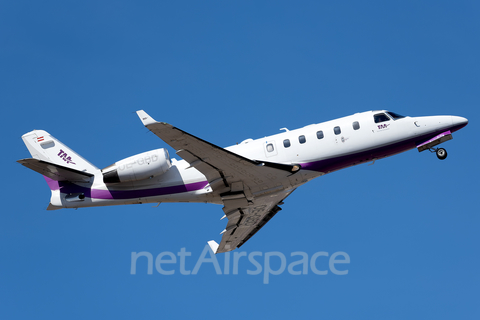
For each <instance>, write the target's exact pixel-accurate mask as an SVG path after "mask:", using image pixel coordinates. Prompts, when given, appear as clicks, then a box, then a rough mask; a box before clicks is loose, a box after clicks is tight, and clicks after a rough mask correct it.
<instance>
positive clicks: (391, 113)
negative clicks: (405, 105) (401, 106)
mask: <svg viewBox="0 0 480 320" xmlns="http://www.w3.org/2000/svg"><path fill="white" fill-rule="evenodd" d="M387 114H388V115H389V116H390V117H392V119H393V120H398V119H402V118H405V116H402V115H399V114H398V113H395V112H391V111H387Z"/></svg>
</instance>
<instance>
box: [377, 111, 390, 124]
mask: <svg viewBox="0 0 480 320" xmlns="http://www.w3.org/2000/svg"><path fill="white" fill-rule="evenodd" d="M373 120H374V121H375V123H380V122H385V121H390V118H389V117H387V115H386V114H385V113H377V114H376V115H374V116H373Z"/></svg>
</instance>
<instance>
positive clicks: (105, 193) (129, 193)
mask: <svg viewBox="0 0 480 320" xmlns="http://www.w3.org/2000/svg"><path fill="white" fill-rule="evenodd" d="M52 181H53V180H52ZM47 182H48V181H47ZM55 182H57V181H55ZM58 184H59V186H60V188H61V192H62V193H84V194H85V196H86V197H89V198H94V199H135V198H146V197H155V196H161V195H168V194H176V193H182V192H189V191H196V190H201V189H203V188H204V187H205V186H206V185H207V184H208V181H200V182H194V183H189V184H186V185H184V184H181V185H177V186H170V187H161V188H153V189H139V190H112V189H107V190H101V189H90V188H87V187H82V186H79V185H76V184H73V183H68V182H67V183H64V182H60V183H58ZM57 189H59V188H57ZM57 189H52V190H57Z"/></svg>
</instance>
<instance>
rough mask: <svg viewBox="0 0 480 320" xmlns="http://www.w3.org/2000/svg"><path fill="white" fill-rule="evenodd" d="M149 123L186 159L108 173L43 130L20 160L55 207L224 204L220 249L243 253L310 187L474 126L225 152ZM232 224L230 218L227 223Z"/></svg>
mask: <svg viewBox="0 0 480 320" xmlns="http://www.w3.org/2000/svg"><path fill="white" fill-rule="evenodd" d="M137 114H138V116H139V117H140V119H141V121H142V122H143V124H144V125H145V126H146V127H147V128H148V129H149V130H150V131H151V132H153V133H154V134H155V135H157V136H158V137H159V138H160V139H162V140H163V141H165V143H167V144H168V145H170V146H171V147H172V148H174V149H175V150H176V153H177V155H179V156H180V157H182V158H183V160H176V159H170V157H169V155H168V152H167V150H166V149H157V150H152V151H148V152H144V153H141V154H137V155H134V156H132V157H129V158H126V159H123V160H121V161H118V162H115V163H114V164H112V165H110V166H108V167H106V168H104V169H101V170H100V169H98V168H97V167H95V166H94V165H93V164H91V163H90V162H88V161H87V160H85V159H84V158H82V157H81V156H80V155H78V154H77V153H75V152H74V151H73V150H71V149H70V148H68V147H67V146H66V145H64V144H62V143H61V142H60V141H58V140H57V139H55V138H54V137H53V136H51V135H50V134H49V133H47V132H46V131H43V130H34V131H31V132H29V133H26V134H24V135H23V136H22V139H23V141H24V142H25V145H26V146H27V148H28V150H29V151H30V154H31V155H32V158H30V159H22V160H18V162H19V163H21V164H22V165H24V166H26V167H27V168H30V169H32V170H34V171H36V172H39V173H41V174H42V175H44V177H45V180H46V181H47V183H48V185H49V187H50V189H51V191H52V196H51V199H50V205H49V206H48V208H47V210H55V209H60V208H81V207H94V206H106V205H120V204H136V203H161V202H208V203H216V204H222V205H223V212H224V213H225V215H224V216H223V218H227V219H228V222H227V225H226V227H225V230H223V231H222V233H221V234H223V236H222V239H221V242H220V244H218V243H217V242H215V241H213V240H212V241H209V242H208V243H209V245H210V247H211V248H212V250H213V252H215V253H219V252H227V251H231V250H234V249H235V248H239V247H240V246H242V245H243V244H244V243H245V242H246V241H248V240H249V239H250V238H251V237H252V236H253V235H254V234H255V233H256V232H257V231H258V230H259V229H260V228H262V227H263V226H264V225H265V224H266V223H267V222H268V221H269V220H270V219H271V218H272V217H273V216H274V215H275V214H276V213H277V212H278V211H280V210H281V208H280V207H279V205H282V204H283V201H284V199H285V198H286V197H288V195H290V194H291V193H292V192H293V191H294V190H295V189H296V188H298V187H299V186H300V185H302V184H304V183H306V182H308V181H310V180H312V179H313V178H316V177H319V176H322V175H324V174H327V173H330V172H333V171H336V170H340V169H344V168H347V167H350V166H354V165H357V164H361V163H365V162H371V161H373V162H374V161H376V160H378V159H382V158H385V157H388V156H391V155H394V154H397V153H400V152H404V151H407V150H409V149H414V148H417V149H418V151H420V152H421V151H425V150H430V151H432V152H436V154H437V157H438V158H439V159H442V160H443V159H445V158H446V157H447V152H446V151H445V149H443V148H435V146H437V145H438V144H440V143H443V142H445V141H447V140H450V139H452V133H453V132H455V131H457V130H459V129H461V128H463V127H464V126H466V125H467V123H468V120H467V119H465V118H462V117H456V116H429V117H415V118H414V117H404V116H401V115H399V114H396V113H394V112H390V111H386V110H383V111H368V112H363V113H357V114H354V115H351V116H348V117H344V118H340V119H336V120H332V121H328V122H323V123H319V124H312V125H309V126H306V127H303V128H300V129H296V130H288V129H286V128H283V129H282V130H284V132H281V133H279V134H276V135H273V136H268V137H265V138H261V139H256V140H252V139H247V140H245V141H243V142H242V143H240V144H237V145H234V146H231V147H228V148H225V149H223V148H221V147H218V146H216V145H214V144H212V143H210V142H207V141H205V140H202V139H200V138H197V137H195V136H193V135H191V134H189V133H187V132H185V131H183V130H181V129H179V128H176V127H174V126H172V125H170V124H168V123H165V122H157V121H155V120H154V119H153V118H152V117H150V116H149V115H148V114H147V113H146V112H145V111H143V110H139V111H137ZM223 218H222V219H223Z"/></svg>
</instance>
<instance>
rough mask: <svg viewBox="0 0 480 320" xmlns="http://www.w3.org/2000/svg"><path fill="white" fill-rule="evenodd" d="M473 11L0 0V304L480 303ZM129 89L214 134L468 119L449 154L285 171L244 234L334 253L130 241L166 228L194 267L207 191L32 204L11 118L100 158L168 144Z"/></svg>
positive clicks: (45, 314) (265, 307) (288, 312)
mask: <svg viewBox="0 0 480 320" xmlns="http://www.w3.org/2000/svg"><path fill="white" fill-rule="evenodd" d="M479 17H480V5H479V3H478V2H476V1H455V2H447V1H396V2H388V3H386V2H384V1H365V2H358V1H342V2H338V1H337V2H326V1H302V2H300V3H293V2H288V1H260V2H259V1H215V2H212V1H210V2H200V1H184V2H181V3H177V2H176V3H173V2H160V1H142V2H138V1H137V2H133V1H132V2H128V1H102V2H98V1H68V2H64V1H42V2H37V1H10V2H7V1H4V2H2V3H0V42H1V45H0V70H1V72H0V105H1V106H2V120H3V124H2V128H3V132H4V143H3V146H4V149H5V150H8V152H4V156H3V157H2V158H1V160H0V161H1V163H2V167H3V168H4V169H5V170H4V174H3V176H4V187H3V188H2V202H3V209H2V211H1V215H0V228H1V229H0V243H1V245H0V300H1V301H2V303H1V304H0V316H1V318H2V319H27V318H28V319H32V318H34V319H47V318H48V319H65V318H68V319H85V318H87V317H89V318H92V319H104V318H107V317H108V318H117V319H131V318H134V317H135V318H162V319H163V318H173V319H180V318H193V317H197V318H198V317H202V318H203V317H205V318H206V317H210V318H213V317H215V318H228V319H240V318H245V317H249V318H256V317H266V316H268V317H269V318H270V317H272V318H273V317H275V318H277V319H291V318H292V317H296V318H306V317H312V316H318V317H323V318H326V319H352V318H357V319H385V318H388V319H405V318H407V317H408V318H413V319H424V318H436V319H451V318H462V319H478V317H479V316H480V307H479V305H478V298H479V294H478V286H479V284H480V276H479V273H478V272H477V270H476V269H477V267H476V266H477V265H478V264H479V263H480V258H479V254H478V252H479V251H478V243H479V241H480V236H479V232H478V229H479V222H480V218H479V214H478V213H479V211H478V203H477V202H476V201H477V199H478V196H479V191H480V190H479V185H478V179H479V175H478V170H477V166H478V158H479V156H480V154H479V151H478V148H477V147H476V146H475V144H473V145H472V144H471V142H472V143H473V142H475V140H474V139H473V138H472V136H473V137H475V136H476V135H477V132H478V125H477V121H476V119H477V118H478V116H479V113H480V111H479V109H478V106H479V103H480V98H479V89H480V78H479V74H480V63H479V58H478V57H480V43H479V39H480V19H479ZM138 109H145V110H146V111H147V112H149V113H150V114H151V115H152V116H153V117H154V118H156V119H157V120H162V121H166V122H169V123H172V124H174V125H176V126H178V127H180V128H182V129H183V130H186V131H188V132H190V133H192V134H194V135H197V136H199V137H202V138H203V139H205V140H208V141H210V142H212V143H215V144H217V145H220V146H223V147H225V146H228V145H231V144H235V143H236V142H240V141H242V140H244V139H246V138H260V137H263V136H266V135H271V134H275V133H277V132H279V128H282V127H287V128H289V129H294V128H298V127H301V126H304V125H307V124H311V123H318V122H322V121H327V120H331V119H334V118H338V117H342V116H346V115H349V114H353V113H355V112H361V111H366V110H372V109H390V110H392V111H395V112H397V113H400V114H405V115H411V116H421V115H443V114H447V115H459V116H464V117H467V118H468V119H469V120H470V123H469V125H468V126H467V127H466V128H464V129H462V130H461V131H459V132H458V133H456V134H454V139H453V140H452V141H449V142H447V143H445V144H444V146H445V148H446V149H447V151H448V153H449V157H448V159H447V160H445V161H439V160H437V158H436V157H435V155H433V154H429V153H426V152H423V153H418V152H417V151H416V150H412V151H409V152H406V153H403V154H400V155H397V156H394V157H391V158H388V159H384V160H381V161H378V162H376V163H375V164H374V165H373V166H367V165H362V166H358V167H354V168H349V169H346V170H343V171H339V172H335V173H332V174H330V175H327V176H324V177H321V178H318V179H316V180H314V181H312V182H310V183H308V184H306V185H304V186H302V187H300V188H299V189H298V190H297V191H295V192H294V193H293V194H292V195H291V196H290V197H289V198H288V199H287V200H286V202H285V205H283V211H281V212H280V213H278V214H277V215H276V216H275V218H274V219H272V220H271V221H270V222H269V223H268V224H267V225H266V226H265V227H264V228H263V229H262V230H261V232H259V233H258V234H257V235H255V237H253V238H252V239H251V240H250V241H249V242H248V243H247V244H246V245H244V246H243V247H242V248H241V250H240V251H245V252H246V253H247V254H250V253H251V252H254V251H259V252H261V253H263V255H265V253H267V252H275V251H276V252H280V253H282V254H283V255H285V256H286V257H287V260H288V262H289V263H290V262H292V261H294V259H293V258H291V257H290V254H291V253H293V252H297V251H300V252H305V253H307V254H308V255H309V257H311V256H312V255H313V254H315V253H316V252H327V253H328V254H329V255H332V254H333V253H335V252H339V251H342V252H346V253H347V254H348V255H349V257H350V259H351V261H350V263H349V264H348V265H344V266H342V267H341V268H342V270H344V269H348V271H349V272H348V274H347V275H343V276H342V275H335V274H333V273H332V272H329V273H328V274H327V275H316V274H313V273H312V272H309V273H308V274H307V275H299V276H295V275H291V274H289V273H288V272H287V271H285V272H283V273H282V274H280V275H278V276H271V277H270V281H269V283H268V284H264V283H263V275H262V274H260V275H249V274H247V270H253V269H255V268H254V266H253V265H252V264H249V263H248V262H245V263H242V262H241V263H240V265H239V274H238V275H233V274H228V275H225V274H222V275H217V274H216V273H215V270H214V268H213V266H212V264H208V263H206V264H204V265H202V267H201V268H200V270H199V272H198V274H196V275H182V274H180V269H179V266H178V264H176V265H170V266H168V267H166V268H169V269H170V270H175V271H176V272H175V273H174V274H173V275H162V274H159V273H158V272H157V271H155V270H154V272H153V274H152V275H148V274H147V271H146V270H147V267H146V263H145V261H146V260H145V261H143V260H142V261H140V260H139V262H138V265H137V273H136V274H135V275H132V274H130V271H131V270H130V267H131V253H132V252H142V251H144V252H149V253H151V254H152V255H153V256H154V257H156V256H157V255H158V254H161V253H162V252H172V253H174V254H176V253H177V252H179V251H180V250H181V248H186V251H189V252H191V253H192V256H191V257H190V259H187V263H186V267H187V268H188V269H189V270H192V269H193V267H194V265H195V262H196V261H197V258H198V257H199V256H200V254H201V253H202V251H203V249H204V246H205V244H206V241H208V240H211V239H215V240H217V241H219V240H220V235H218V233H219V232H220V231H221V230H223V228H224V226H225V220H223V221H220V220H219V219H220V217H221V216H222V214H223V212H222V210H221V207H220V206H217V205H209V204H184V203H182V204H161V205H160V206H159V207H158V208H152V206H151V205H149V204H145V205H134V206H117V207H109V208H91V209H80V210H76V211H75V210H58V211H48V212H47V211H46V210H45V208H46V207H47V205H48V201H49V198H50V190H49V189H48V187H47V185H46V183H45V181H44V180H43V178H42V177H41V176H40V175H38V174H36V173H35V172H32V171H30V170H28V169H26V168H24V167H22V166H21V165H19V164H18V163H16V162H15V161H16V160H17V159H21V158H27V157H29V156H30V155H29V153H28V151H27V149H26V147H25V146H24V145H23V143H22V140H21V139H20V137H21V135H22V134H24V133H26V132H28V131H31V130H33V129H44V130H47V131H49V132H50V133H51V134H52V135H54V136H55V137H56V138H58V139H60V140H61V141H62V142H64V143H66V144H67V145H69V146H70V147H71V148H73V149H74V150H75V151H77V152H78V153H80V154H81V155H83V156H84V157H85V158H87V159H88V160H89V161H91V162H92V163H94V164H95V165H96V166H98V167H100V168H102V167H105V166H107V165H109V164H111V163H113V162H115V161H117V160H120V159H123V158H125V157H128V156H130V155H133V154H136V153H140V152H143V151H147V150H151V149H155V148H161V147H165V146H166V145H165V144H164V143H163V142H162V141H161V140H160V139H158V138H157V137H155V136H154V135H152V134H150V133H148V130H146V129H145V128H144V127H143V126H142V124H141V123H140V121H139V119H138V118H137V116H136V115H135V113H134V111H136V110H138ZM170 153H171V154H173V151H171V152H170ZM145 259H146V258H145ZM222 259H223V256H222V257H220V258H219V260H220V261H219V263H220V265H221V266H223V261H222ZM322 259H323V260H322ZM318 261H319V262H318V263H319V264H318V265H319V268H321V267H324V268H325V269H326V268H327V264H328V262H327V259H324V258H319V260H318ZM272 263H273V264H274V267H278V265H279V263H280V262H279V260H275V259H273V258H272ZM275 264H276V265H275ZM262 265H263V266H264V264H263V262H262Z"/></svg>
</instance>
